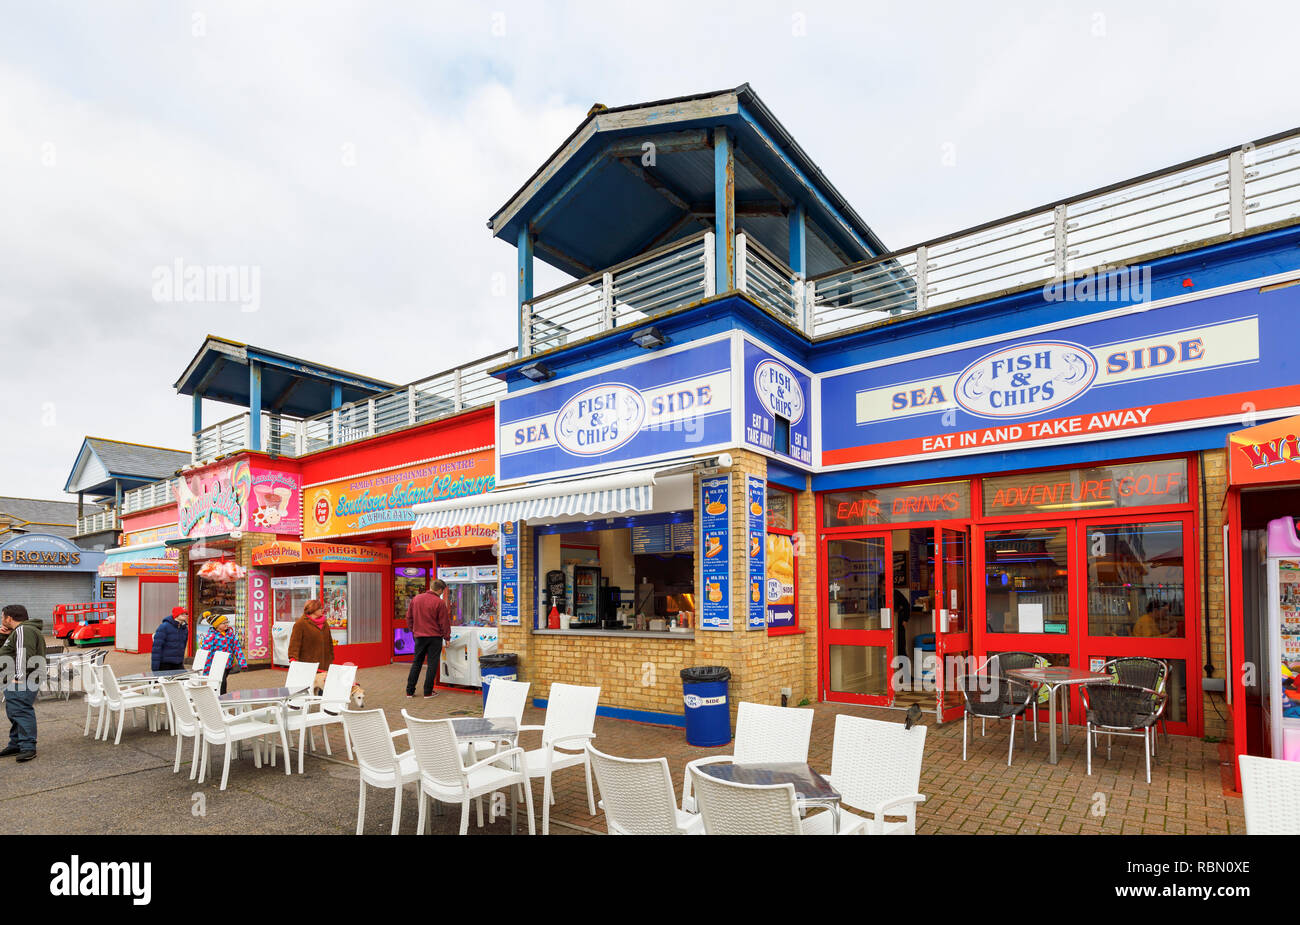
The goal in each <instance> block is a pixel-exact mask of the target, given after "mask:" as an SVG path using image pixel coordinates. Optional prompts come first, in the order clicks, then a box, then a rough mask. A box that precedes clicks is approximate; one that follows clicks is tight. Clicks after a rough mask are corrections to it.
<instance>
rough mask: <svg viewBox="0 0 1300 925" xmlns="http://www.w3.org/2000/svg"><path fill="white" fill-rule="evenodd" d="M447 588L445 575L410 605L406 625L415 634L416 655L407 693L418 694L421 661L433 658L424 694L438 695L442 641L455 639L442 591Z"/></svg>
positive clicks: (449, 612)
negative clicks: (435, 684) (416, 683)
mask: <svg viewBox="0 0 1300 925" xmlns="http://www.w3.org/2000/svg"><path fill="white" fill-rule="evenodd" d="M446 590H447V583H446V582H445V581H443V580H442V579H441V578H439V579H438V580H436V581H435V582H434V583H433V589H432V590H430V591H423V592H421V593H420V594H417V595H416V596H415V597H413V598H412V599H411V604H410V606H409V607H407V608H406V625H407V626H409V627H410V628H411V633H412V634H413V635H414V636H415V656H414V658H412V659H411V673H410V674H409V675H407V676H406V696H407V697H414V696H415V682H417V681H419V680H420V665H422V664H423V663H424V660H425V658H426V657H427V658H428V659H429V671H428V673H427V674H425V676H424V696H425V697H436V696H438V694H437V692H436V691H435V690H434V689H433V682H434V681H435V680H436V679H437V677H438V659H439V657H440V656H441V655H442V644H443V643H444V642H446V641H449V640H450V639H451V611H450V610H448V609H447V602H446V601H445V600H443V598H442V595H443V594H444V593H445V592H446Z"/></svg>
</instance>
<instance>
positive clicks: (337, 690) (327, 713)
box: [271, 665, 357, 774]
mask: <svg viewBox="0 0 1300 925" xmlns="http://www.w3.org/2000/svg"><path fill="white" fill-rule="evenodd" d="M315 678H316V675H315V674H314V673H313V674H312V679H311V680H309V681H308V682H307V686H308V687H309V688H310V687H311V685H312V683H313V682H314V681H315ZM356 679H357V666H356V665H330V667H329V670H328V671H326V672H325V687H324V688H323V689H322V693H321V696H319V697H315V696H310V695H308V696H303V697H297V698H294V699H293V700H291V701H289V705H290V707H292V708H294V709H293V710H292V711H291V712H290V713H289V732H291V733H292V732H297V733H298V773H299V774H301V773H302V768H303V750H304V749H303V746H304V744H310V746H311V750H312V751H313V752H314V751H315V750H316V734H315V730H316V729H319V728H321V727H323V726H330V725H333V724H334V723H339V724H341V725H343V746H344V748H346V749H347V753H348V759H349V760H351V758H352V740H351V736H350V734H349V733H348V731H347V724H345V723H344V722H343V715H342V714H343V711H344V710H345V709H347V707H348V705H349V704H348V702H349V701H350V700H351V699H352V685H353V684H355V683H356ZM288 686H289V687H292V686H293V685H288ZM313 706H314V707H316V709H315V710H313V709H312V707H313ZM308 736H310V743H308ZM321 737H322V738H323V739H324V740H325V754H327V755H333V754H334V752H333V751H332V750H331V749H330V737H329V733H328V732H325V731H322V735H321ZM272 748H274V746H272ZM288 760H289V758H288V755H287V753H286V757H285V761H288ZM271 763H272V764H274V763H275V753H274V751H273V752H272V754H271Z"/></svg>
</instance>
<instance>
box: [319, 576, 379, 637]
mask: <svg viewBox="0 0 1300 925" xmlns="http://www.w3.org/2000/svg"><path fill="white" fill-rule="evenodd" d="M322 588H323V591H324V598H325V621H326V623H327V624H328V626H329V628H330V634H331V635H332V636H333V638H334V645H336V646H355V645H364V644H366V643H374V642H380V641H381V640H382V638H383V621H384V616H383V613H384V609H383V601H384V597H383V595H384V592H383V576H382V575H381V574H379V573H378V572H348V573H346V574H343V575H326V576H325V578H324V581H323V582H322Z"/></svg>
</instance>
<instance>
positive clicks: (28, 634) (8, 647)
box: [0, 604, 45, 761]
mask: <svg viewBox="0 0 1300 925" xmlns="http://www.w3.org/2000/svg"><path fill="white" fill-rule="evenodd" d="M3 614H4V616H3V617H2V618H0V635H3V638H4V644H3V645H0V681H3V682H4V692H5V715H6V716H8V717H9V744H8V745H7V746H6V747H5V748H4V749H3V750H0V758H7V757H9V756H10V755H17V756H18V760H19V761H31V760H32V759H33V758H35V757H36V706H35V705H36V695H37V694H38V693H39V692H40V689H41V675H43V674H44V673H45V637H44V636H43V635H42V634H41V631H40V630H38V629H37V628H36V627H35V626H33V625H32V624H30V623H28V622H27V608H26V607H24V606H23V605H22V604H7V605H5V608H4V611H3Z"/></svg>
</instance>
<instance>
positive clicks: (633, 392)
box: [497, 340, 732, 482]
mask: <svg viewBox="0 0 1300 925" xmlns="http://www.w3.org/2000/svg"><path fill="white" fill-rule="evenodd" d="M731 392H732V389H731V343H730V341H729V340H718V341H714V342H712V343H707V344H702V345H699V346H695V347H690V348H687V349H681V350H669V351H661V352H657V353H655V354H652V355H651V356H650V357H649V358H647V359H645V360H638V361H636V362H633V363H627V364H624V365H621V366H618V367H611V368H607V369H604V370H601V371H599V372H596V373H592V374H590V375H586V376H579V377H576V378H574V379H571V380H567V381H565V382H561V383H558V384H556V385H543V386H538V387H536V388H530V389H526V390H524V391H520V392H513V393H511V394H510V395H508V396H507V397H505V398H503V399H501V400H500V402H498V404H497V460H498V463H497V466H498V477H499V478H498V480H499V481H501V482H517V481H521V480H525V479H533V478H539V477H545V476H552V475H559V474H562V473H570V472H580V471H585V470H588V469H604V468H607V467H608V466H609V465H611V464H612V463H626V462H631V461H635V460H641V459H654V458H659V457H666V456H670V455H674V454H681V453H684V452H699V451H700V450H703V449H706V448H709V447H711V446H719V445H725V444H727V443H729V441H730V439H731V409H732V394H731Z"/></svg>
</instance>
